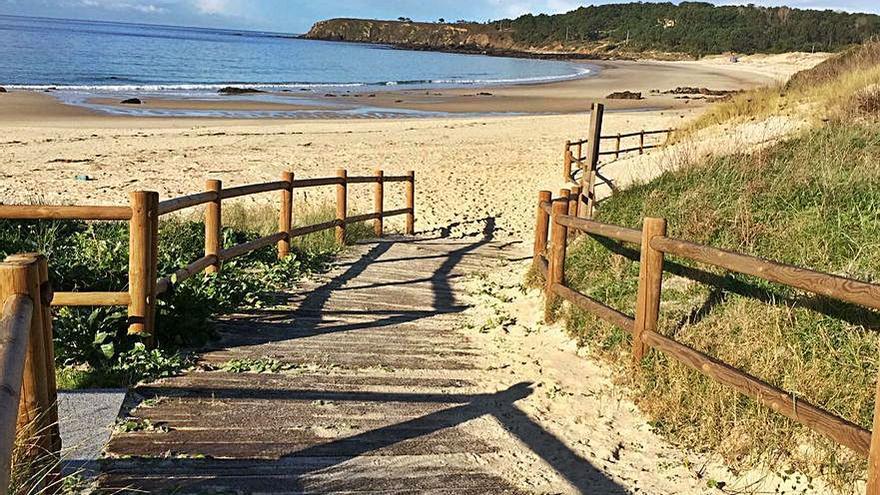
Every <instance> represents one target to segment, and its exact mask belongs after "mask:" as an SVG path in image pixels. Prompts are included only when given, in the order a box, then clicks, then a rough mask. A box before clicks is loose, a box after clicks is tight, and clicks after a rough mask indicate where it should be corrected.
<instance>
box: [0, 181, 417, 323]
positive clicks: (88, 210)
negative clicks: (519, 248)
mask: <svg viewBox="0 0 880 495" xmlns="http://www.w3.org/2000/svg"><path fill="white" fill-rule="evenodd" d="M394 182H403V183H405V184H406V189H407V194H406V201H407V203H406V206H405V207H404V208H401V209H397V210H390V211H386V210H385V209H384V185H385V184H386V183H394ZM349 184H375V193H374V195H375V200H374V203H375V206H374V211H373V213H367V214H363V215H357V216H352V217H349V216H348V201H347V194H348V192H347V191H348V185H349ZM330 185H334V186H336V190H337V193H336V218H335V219H334V220H332V221H329V222H325V223H322V224H318V225H309V226H305V227H297V228H293V227H292V217H293V191H294V190H296V189H303V188H310V187H319V186H330ZM205 189H206V190H205V192H201V193H197V194H192V195H189V196H183V197H178V198H173V199H168V200H165V201H161V202H160V201H159V194H158V193H156V192H151V191H135V192H132V193H131V194H130V195H129V205H128V206H30V205H0V219H17V220H117V221H127V222H128V223H129V267H128V291H127V292H58V293H56V294H55V298H54V300H53V302H52V305H53V306H128V319H129V333H130V334H140V335H144V336H146V337H147V339H148V340H150V339H152V334H153V328H154V318H155V308H156V299H157V297H158V296H160V295H161V294H163V293H165V292H167V291H168V290H169V289H171V287H172V286H173V285H174V284H178V283H181V282H183V281H185V280H187V279H188V278H191V277H193V276H195V275H197V274H199V273H201V272H203V271H206V272H209V273H215V272H217V271H219V270H220V267H221V265H222V263H223V262H224V261H228V260H230V259H233V258H236V257H238V256H242V255H245V254H247V253H250V252H251V251H255V250H257V249H261V248H264V247H267V246H270V245H273V244H276V245H277V247H278V256H279V257H280V258H283V257H285V256H287V255H288V254H289V253H290V240H291V239H293V238H295V237H299V236H303V235H307V234H311V233H314V232H319V231H322V230H328V229H335V230H336V237H337V241H338V242H340V243H342V242H344V240H345V229H346V226H347V225H350V224H352V223H358V222H364V221H369V220H373V221H374V222H375V232H376V235H377V236H381V235H382V231H383V219H385V218H388V217H391V216H395V215H406V233H407V234H411V233H412V232H413V222H414V213H415V203H414V201H415V173H414V172H409V173H408V174H407V175H401V176H385V175H384V173H383V172H382V171H381V170H376V171H375V175H373V176H364V177H349V176H348V174H347V172H346V171H345V170H339V171H338V172H337V176H336V177H327V178H317V179H295V178H294V174H293V172H284V173H283V174H282V176H281V180H279V181H276V182H266V183H261V184H249V185H244V186H237V187H232V188H228V189H224V188H223V184H222V183H221V181H219V180H208V181H207V183H206V188H205ZM272 191H280V198H279V199H280V209H279V221H278V232H276V233H274V234H271V235H268V236H265V237H262V238H260V239H257V240H254V241H250V242H247V243H244V244H240V245H237V246H234V247H231V248H228V249H222V246H221V244H220V243H221V239H222V236H221V223H222V222H221V217H222V205H223V201H224V200H228V199H232V198H238V197H242V196H249V195H254V194H260V193H266V192H272ZM200 205H205V255H204V256H203V257H202V258H199V259H198V260H195V261H193V262H192V263H191V264H189V265H188V266H186V267H183V268H181V269H179V270H177V271H176V272H175V273H173V274H170V275H168V276H165V277H161V278H160V277H159V274H158V273H157V260H158V241H159V230H158V229H159V217H161V216H163V215H168V214H170V213H174V212H178V211H180V210H183V209H186V208H192V207H195V206H200Z"/></svg>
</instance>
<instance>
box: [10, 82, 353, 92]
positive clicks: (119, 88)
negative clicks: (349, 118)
mask: <svg viewBox="0 0 880 495" xmlns="http://www.w3.org/2000/svg"><path fill="white" fill-rule="evenodd" d="M361 86H366V84H365V83H333V84H330V83H327V84H324V83H321V84H317V83H316V84H311V83H303V84H265V83H253V84H106V85H104V84H81V85H78V84H71V85H65V84H7V85H5V86H4V87H5V88H7V89H22V90H31V91H45V90H49V89H51V90H58V91H102V92H108V93H125V92H134V91H148V92H160V91H217V90H220V89H222V88H240V89H245V88H254V89H265V90H273V89H274V90H282V89H304V88H355V87H361Z"/></svg>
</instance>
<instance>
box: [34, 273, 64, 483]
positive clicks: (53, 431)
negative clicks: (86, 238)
mask: <svg viewBox="0 0 880 495" xmlns="http://www.w3.org/2000/svg"><path fill="white" fill-rule="evenodd" d="M38 266H39V270H40V308H41V309H42V310H43V342H44V344H43V345H44V348H45V349H46V385H47V387H48V390H49V411H48V417H47V418H46V420H47V423H48V424H49V436H50V439H51V447H50V449H51V450H50V452H51V453H52V455H53V456H55V458H56V460H60V456H61V430H60V428H59V425H58V383H57V380H56V377H55V332H54V330H53V328H52V306H51V305H52V299H53V298H54V291H53V290H52V285H51V283H50V282H49V260H48V259H46V257H45V256H40V257H39V259H38ZM57 468H60V466H55V467H54V468H53V470H52V471H53V472H54V475H55V476H60V474H61V473H60V472H59V471H58V469H57Z"/></svg>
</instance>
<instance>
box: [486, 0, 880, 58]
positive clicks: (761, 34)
mask: <svg viewBox="0 0 880 495" xmlns="http://www.w3.org/2000/svg"><path fill="white" fill-rule="evenodd" d="M497 25H498V26H499V27H500V28H502V29H506V28H508V27H509V28H511V29H513V38H514V40H516V41H518V42H520V43H527V44H529V45H533V46H541V45H548V44H553V43H564V44H565V45H566V46H567V45H573V46H576V45H578V44H584V45H586V44H591V43H592V44H597V43H601V44H612V45H621V46H619V47H620V48H621V49H624V50H627V51H633V52H638V51H654V50H656V51H664V52H680V53H688V54H692V55H705V54H710V53H723V52H730V51H733V52H739V53H758V52H760V53H781V52H788V51H813V50H816V51H837V50H840V49H842V48H845V47H847V46H849V45H852V44H855V43H861V42H863V41H865V40H867V39H868V38H870V37H871V36H874V35H876V34H878V33H880V16H877V15H872V14H849V13H845V12H834V11H831V10H824V11H818V10H801V9H792V8H789V7H759V6H754V5H749V6H722V7H716V6H713V5H712V4H709V3H703V2H681V3H680V4H678V5H675V4H673V3H671V2H665V3H642V2H638V3H626V4H617V5H599V6H589V7H581V8H579V9H577V10H573V11H571V12H568V13H566V14H557V15H546V14H541V15H537V16H535V15H531V14H528V15H524V16H521V17H519V18H517V19H514V20H512V21H507V20H505V21H500V22H497Z"/></svg>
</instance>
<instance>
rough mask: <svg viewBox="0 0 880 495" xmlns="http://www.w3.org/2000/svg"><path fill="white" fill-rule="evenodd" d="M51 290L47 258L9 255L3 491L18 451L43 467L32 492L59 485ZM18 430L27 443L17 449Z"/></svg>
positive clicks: (1, 382)
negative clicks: (15, 449)
mask: <svg viewBox="0 0 880 495" xmlns="http://www.w3.org/2000/svg"><path fill="white" fill-rule="evenodd" d="M51 302H52V289H51V286H50V285H49V267H48V264H47V262H46V258H45V257H43V256H41V255H36V254H22V255H15V256H10V257H9V258H7V259H6V261H4V262H3V263H0V305H2V317H0V490H2V493H7V491H8V486H9V482H10V469H11V465H12V458H13V455H14V454H17V456H18V459H19V461H22V462H25V463H26V464H27V465H30V466H31V467H32V468H35V469H37V470H38V471H39V472H44V473H46V474H45V475H43V476H40V477H39V479H34V480H31V482H32V483H34V484H37V485H39V486H35V487H32V488H31V489H30V490H29V491H28V493H54V492H56V491H57V490H58V489H59V488H60V486H59V483H60V481H59V478H58V465H59V464H58V461H59V454H60V452H61V436H60V434H59V431H58V406H57V402H58V400H57V390H56V385H55V353H54V348H53V338H52V316H51V312H50V308H49V305H50V303H51ZM16 433H20V434H21V435H20V437H21V438H26V439H27V442H26V443H24V444H21V445H19V446H18V449H19V452H14V446H15V440H16Z"/></svg>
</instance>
